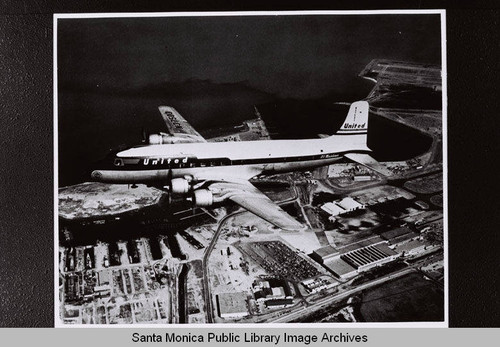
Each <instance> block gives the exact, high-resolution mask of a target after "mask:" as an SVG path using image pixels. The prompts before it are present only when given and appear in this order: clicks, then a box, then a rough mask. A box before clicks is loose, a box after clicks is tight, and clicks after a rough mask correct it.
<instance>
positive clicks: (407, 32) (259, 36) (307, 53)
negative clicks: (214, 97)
mask: <svg viewBox="0 0 500 347" xmlns="http://www.w3.org/2000/svg"><path fill="white" fill-rule="evenodd" d="M440 47H441V41H440V20H439V15H364V16H363V15H355V16H353V15H348V16H345V15H344V16H340V15H328V16H326V15H325V16H304V15H301V16H236V17H234V16H228V17H183V18H172V17H171V18H119V19H116V18H115V19H111V18H109V19H66V20H60V21H59V23H58V48H59V49H58V54H59V62H58V64H59V65H58V66H59V72H60V74H59V78H60V80H59V81H60V86H61V88H64V87H69V86H78V87H79V88H82V87H85V88H91V89H94V88H105V89H111V90H114V89H133V90H136V89H138V88H141V87H144V86H147V85H151V84H156V83H160V82H164V81H169V82H182V81H185V80H189V79H201V80H210V81H212V82H213V83H234V82H241V81H247V82H248V84H249V86H250V87H253V88H256V89H258V90H261V91H263V92H266V93H271V94H275V95H277V96H279V97H293V98H304V99H306V98H316V97H321V96H324V95H325V94H327V93H335V92H344V91H345V90H349V89H353V88H356V87H358V86H359V83H360V82H359V79H358V80H357V79H356V78H354V77H355V76H356V75H357V74H358V73H359V72H360V70H361V69H362V68H363V67H364V66H365V65H366V64H367V63H368V62H369V61H370V60H371V59H373V58H386V59H398V60H406V61H416V62H422V63H433V64H440V53H441V49H440Z"/></svg>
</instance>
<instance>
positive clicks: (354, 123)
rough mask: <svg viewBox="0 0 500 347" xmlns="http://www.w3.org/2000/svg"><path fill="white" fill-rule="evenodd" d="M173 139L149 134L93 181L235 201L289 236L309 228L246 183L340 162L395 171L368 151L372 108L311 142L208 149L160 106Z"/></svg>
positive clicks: (360, 105) (356, 108) (205, 203)
mask: <svg viewBox="0 0 500 347" xmlns="http://www.w3.org/2000/svg"><path fill="white" fill-rule="evenodd" d="M159 110H160V113H161V114H162V117H163V118H164V120H165V123H166V124H167V128H168V131H169V133H160V134H152V135H149V139H147V140H148V141H147V142H148V143H146V144H142V145H139V146H135V147H131V148H128V149H124V150H120V151H115V152H114V153H112V154H111V155H110V156H108V158H107V159H106V160H104V163H103V165H104V166H103V167H102V168H100V169H98V170H94V171H93V172H92V174H91V177H92V178H93V179H94V180H96V181H100V182H107V183H124V184H136V183H144V184H149V185H154V184H156V185H158V184H160V185H162V186H164V187H165V188H168V189H169V191H170V193H171V194H172V193H173V194H182V195H184V196H185V197H186V199H187V200H191V201H192V202H193V204H194V205H195V206H198V207H209V206H212V205H213V204H216V203H220V202H223V201H225V200H231V201H232V202H234V203H236V204H238V205H240V206H241V207H243V208H245V209H247V210H248V211H250V212H252V213H254V214H255V215H257V216H259V217H261V218H262V219H264V220H266V221H268V222H269V223H271V224H273V225H275V226H276V227H278V228H281V229H284V230H302V229H304V228H305V227H304V226H303V225H302V224H301V223H299V222H298V221H297V220H295V219H294V218H292V217H291V216H290V215H289V214H287V213H286V212H285V211H284V210H283V209H281V208H280V207H279V206H278V205H277V204H275V203H274V202H273V201H271V200H270V199H269V198H268V197H267V196H266V195H264V194H263V193H262V192H260V191H259V190H258V189H257V188H256V187H255V186H254V185H253V184H252V183H250V182H249V180H250V179H251V178H252V177H255V176H258V175H262V174H264V175H267V174H274V173H282V172H291V171H296V170H305V169H312V168H315V167H320V166H324V165H329V164H331V163H333V162H335V161H337V160H339V159H341V158H342V157H346V158H348V159H350V160H352V161H355V162H357V163H360V164H362V165H365V166H367V167H369V168H371V169H373V170H375V171H378V172H380V173H382V174H384V175H390V171H389V170H387V169H386V168H384V167H383V166H382V165H380V163H378V162H377V161H376V160H375V159H373V158H372V157H371V156H370V155H369V154H368V153H370V152H371V150H370V149H369V148H368V146H367V142H366V141H367V134H368V113H369V105H368V102H366V101H356V102H354V103H352V104H351V106H350V108H349V112H348V114H347V117H346V118H345V121H344V123H343V124H342V126H341V127H340V129H339V130H338V131H337V132H336V133H335V134H334V135H331V136H328V137H323V138H317V139H307V140H263V141H240V142H207V141H206V140H205V139H204V138H203V137H202V136H201V135H200V134H199V133H198V132H197V131H196V130H194V128H192V127H191V125H190V124H189V123H188V122H187V121H186V120H185V119H184V118H183V117H182V116H181V115H180V114H179V113H178V112H177V111H176V110H175V109H174V108H173V107H170V106H160V107H159Z"/></svg>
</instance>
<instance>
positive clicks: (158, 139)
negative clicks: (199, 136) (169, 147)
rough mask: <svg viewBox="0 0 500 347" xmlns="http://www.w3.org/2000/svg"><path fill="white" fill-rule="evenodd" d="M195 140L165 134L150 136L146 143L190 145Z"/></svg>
mask: <svg viewBox="0 0 500 347" xmlns="http://www.w3.org/2000/svg"><path fill="white" fill-rule="evenodd" d="M195 141H196V139H193V138H191V137H185V136H172V135H169V134H166V133H159V134H151V135H149V138H148V143H149V144H150V145H165V144H173V143H191V142H195Z"/></svg>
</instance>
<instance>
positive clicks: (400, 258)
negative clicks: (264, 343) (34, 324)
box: [53, 10, 448, 342]
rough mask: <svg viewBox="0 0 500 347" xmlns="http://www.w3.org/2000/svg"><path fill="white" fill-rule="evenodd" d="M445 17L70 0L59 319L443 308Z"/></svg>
mask: <svg viewBox="0 0 500 347" xmlns="http://www.w3.org/2000/svg"><path fill="white" fill-rule="evenodd" d="M445 33H446V23H445V11H444V10H425V11H424V10H420V11H419V10H411V11H409V10H407V11H402V10H401V11H396V10H391V11H382V10H381V11H290V12H287V11H277V12H191V13H189V12H176V13H173V12H172V13H136V14H134V13H127V14H115V13H94V14H56V15H55V17H54V33H53V34H54V108H55V112H54V161H55V171H54V175H55V177H54V187H55V202H54V205H55V206H54V211H55V212H54V225H55V230H54V238H55V247H54V250H55V265H56V266H55V274H54V279H55V285H54V287H55V288H54V295H55V301H54V304H55V310H54V312H55V324H56V326H59V327H60V326H70V325H81V326H110V325H123V326H129V325H137V326H150V325H152V324H156V325H172V324H173V325H175V324H190V325H191V324H192V325H200V326H201V325H205V324H223V325H224V326H232V325H234V326H238V325H239V324H247V325H249V324H250V325H254V324H256V325H259V324H261V325H262V324H274V323H302V324H316V325H317V326H320V325H321V324H323V325H325V324H327V325H331V326H338V325H340V326H345V327H356V326H359V325H361V326H369V325H370V324H372V323H385V324H382V325H377V326H382V327H384V326H387V327H393V326H416V327H424V326H425V327H446V326H448V321H447V320H448V318H447V317H448V314H447V310H448V303H447V300H448V299H447V298H448V293H447V288H448V285H447V271H448V269H447V254H448V248H447V187H446V179H447V152H446V143H447V138H446V134H447V132H446V101H447V95H446V90H447V88H446V55H445V52H446V50H445V42H446V38H445V37H444V35H445ZM306 326H307V325H306ZM270 342H272V341H270Z"/></svg>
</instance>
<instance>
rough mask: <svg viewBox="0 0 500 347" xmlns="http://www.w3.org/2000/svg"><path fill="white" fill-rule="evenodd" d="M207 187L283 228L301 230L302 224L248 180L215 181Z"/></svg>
mask: <svg viewBox="0 0 500 347" xmlns="http://www.w3.org/2000/svg"><path fill="white" fill-rule="evenodd" d="M209 189H210V190H211V191H212V192H213V193H218V194H217V195H219V196H221V197H223V198H224V199H229V200H231V201H233V202H235V203H236V204H238V205H240V206H241V207H243V208H245V209H247V210H248V211H250V212H252V213H253V214H255V215H257V216H259V217H260V218H262V219H264V220H266V221H268V222H269V223H271V224H273V225H275V226H277V227H278V228H281V229H284V230H302V229H304V226H303V225H302V224H300V223H299V222H297V221H296V220H295V219H294V218H293V217H292V216H290V215H289V214H288V213H286V212H285V211H284V210H283V209H282V208H281V207H279V206H278V205H277V204H276V203H274V202H273V201H272V200H271V199H269V198H268V197H267V196H265V195H264V194H263V193H262V192H261V191H259V190H258V189H257V188H256V187H255V186H253V185H252V184H251V183H250V182H216V183H212V184H211V185H210V187H209Z"/></svg>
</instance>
